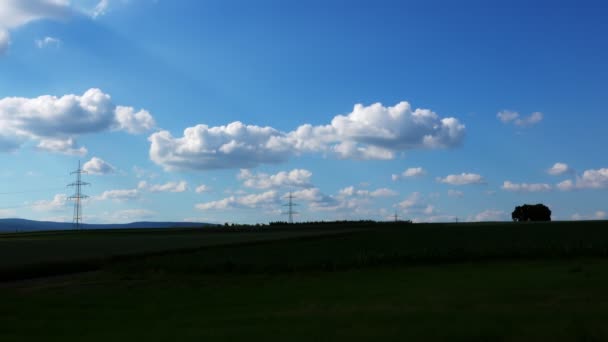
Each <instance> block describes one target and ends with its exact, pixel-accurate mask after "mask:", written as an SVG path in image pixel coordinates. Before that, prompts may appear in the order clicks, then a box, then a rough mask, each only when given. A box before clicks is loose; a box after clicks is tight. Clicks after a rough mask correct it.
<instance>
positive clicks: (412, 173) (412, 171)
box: [391, 167, 426, 181]
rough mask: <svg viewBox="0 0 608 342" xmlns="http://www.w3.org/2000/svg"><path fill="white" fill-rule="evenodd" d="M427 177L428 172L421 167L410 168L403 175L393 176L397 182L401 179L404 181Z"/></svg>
mask: <svg viewBox="0 0 608 342" xmlns="http://www.w3.org/2000/svg"><path fill="white" fill-rule="evenodd" d="M424 175H426V171H425V170H424V169H423V168H421V167H410V168H408V169H406V170H405V171H403V172H402V173H401V174H393V175H392V176H391V178H392V180H394V181H396V180H399V179H404V178H411V177H422V176H424Z"/></svg>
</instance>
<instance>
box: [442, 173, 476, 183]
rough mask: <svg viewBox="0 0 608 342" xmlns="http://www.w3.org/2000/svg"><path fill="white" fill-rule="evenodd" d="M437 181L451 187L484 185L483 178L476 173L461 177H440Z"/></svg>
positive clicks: (464, 174) (463, 174) (461, 175)
mask: <svg viewBox="0 0 608 342" xmlns="http://www.w3.org/2000/svg"><path fill="white" fill-rule="evenodd" d="M437 181H438V182H440V183H445V184H450V185H467V184H482V183H484V180H483V177H481V175H478V174H475V173H461V174H459V175H448V176H446V177H444V178H441V177H438V178H437Z"/></svg>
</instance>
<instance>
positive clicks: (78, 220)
mask: <svg viewBox="0 0 608 342" xmlns="http://www.w3.org/2000/svg"><path fill="white" fill-rule="evenodd" d="M83 173H87V172H86V171H85V170H83V169H81V168H80V160H79V161H78V169H77V170H76V171H72V172H70V174H71V175H74V174H75V175H76V181H75V182H74V183H70V184H68V185H67V186H73V187H74V188H75V192H74V194H73V195H72V196H70V197H68V199H70V200H74V218H73V221H72V223H73V226H74V229H80V228H81V224H82V200H83V199H85V198H88V197H89V196H87V195H85V194H83V193H82V191H81V188H82V186H83V185H90V184H91V183H87V182H83V181H82V177H81V176H82V174H83Z"/></svg>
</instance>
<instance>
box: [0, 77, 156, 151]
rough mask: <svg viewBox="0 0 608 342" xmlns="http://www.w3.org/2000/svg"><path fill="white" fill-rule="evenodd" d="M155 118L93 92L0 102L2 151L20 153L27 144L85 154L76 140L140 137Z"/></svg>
mask: <svg viewBox="0 0 608 342" xmlns="http://www.w3.org/2000/svg"><path fill="white" fill-rule="evenodd" d="M154 125H155V123H154V118H153V117H152V115H150V113H148V112H147V111H145V110H141V111H135V110H134V109H133V108H132V107H124V106H116V105H114V104H113V103H112V100H111V97H110V95H108V94H106V93H104V92H103V91H101V90H100V89H96V88H91V89H89V90H87V91H86V92H85V93H84V94H82V95H74V94H70V95H64V96H61V97H56V96H51V95H43V96H39V97H36V98H24V97H5V98H3V99H0V128H2V132H3V133H0V151H11V150H16V149H18V148H19V147H20V146H21V145H23V144H24V143H25V142H27V141H32V140H33V141H38V148H40V149H42V150H45V151H49V152H55V153H64V154H72V155H74V154H75V155H83V154H86V149H85V148H83V147H78V146H77V143H76V137H77V136H79V135H82V134H90V133H99V132H104V131H126V132H128V133H132V134H134V133H140V132H144V131H147V130H150V129H151V128H152V127H153V126H154Z"/></svg>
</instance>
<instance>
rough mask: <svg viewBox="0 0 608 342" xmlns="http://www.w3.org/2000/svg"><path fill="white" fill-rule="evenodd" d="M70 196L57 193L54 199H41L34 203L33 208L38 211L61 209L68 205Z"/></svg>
mask: <svg viewBox="0 0 608 342" xmlns="http://www.w3.org/2000/svg"><path fill="white" fill-rule="evenodd" d="M67 200H68V196H67V195H65V194H57V195H55V196H54V197H53V199H52V200H50V201H48V200H40V201H36V202H34V203H33V204H32V209H34V210H36V211H61V210H65V208H66V206H67Z"/></svg>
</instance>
